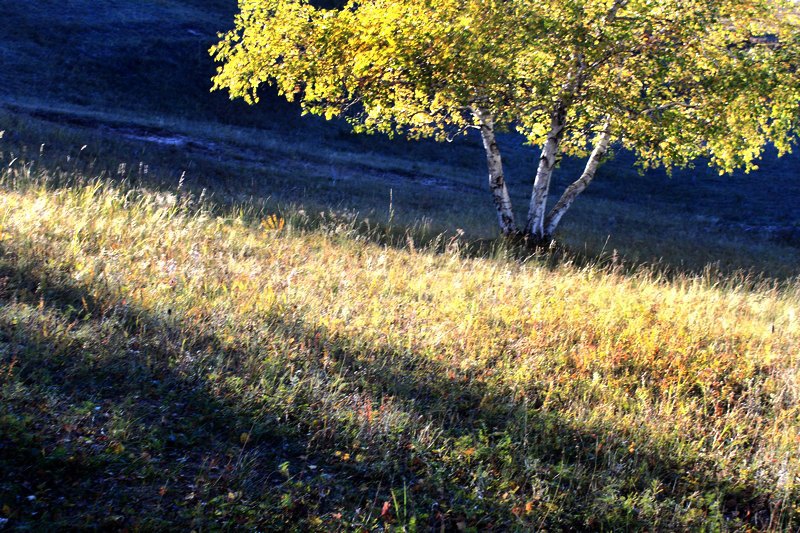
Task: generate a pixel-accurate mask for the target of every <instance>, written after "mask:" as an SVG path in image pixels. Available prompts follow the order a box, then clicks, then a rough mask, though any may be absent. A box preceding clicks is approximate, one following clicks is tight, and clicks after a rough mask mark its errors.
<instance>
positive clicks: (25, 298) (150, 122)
mask: <svg viewBox="0 0 800 533" xmlns="http://www.w3.org/2000/svg"><path fill="white" fill-rule="evenodd" d="M34 4H35V6H36V8H35V9H33V8H31V5H30V3H24V2H16V3H9V5H7V6H4V7H3V16H2V17H0V34H2V35H3V36H4V38H3V40H2V41H1V42H0V60H1V61H2V63H3V65H4V68H3V69H2V70H0V472H2V473H3V475H2V476H0V529H3V527H12V528H19V529H22V530H26V529H34V530H37V529H53V528H56V529H57V528H59V527H62V528H95V529H125V528H126V529H133V530H136V529H142V530H163V529H180V530H184V529H186V530H188V529H194V530H198V531H200V530H208V529H212V530H216V529H251V530H290V529H294V530H298V531H305V530H316V531H360V530H381V529H383V530H393V529H394V530H403V528H405V530H406V531H441V530H443V529H444V530H446V531H491V530H494V531H509V530H538V529H546V530H550V531H559V530H613V531H622V530H648V531H676V530H699V529H702V528H706V529H708V530H730V531H753V530H767V531H779V530H785V531H788V530H796V529H797V528H798V527H800V457H799V456H798V455H800V454H799V453H798V450H800V440H798V435H799V434H800V407H798V405H800V375H799V374H798V369H800V360H798V357H800V285H798V274H799V273H800V271H799V270H798V265H800V242H798V240H797V239H798V233H797V231H800V230H798V228H799V227H800V180H798V179H797V176H798V175H799V174H800V163H798V158H797V156H792V157H790V158H788V159H784V160H780V161H778V160H776V159H774V158H772V157H769V158H767V161H765V163H764V165H762V166H763V168H762V170H761V171H759V174H757V176H758V186H757V187H756V188H755V190H754V189H753V188H752V182H750V181H748V180H745V179H744V177H743V176H741V175H734V176H730V177H719V176H715V175H713V174H712V173H711V172H710V171H708V170H706V169H705V168H703V167H702V165H699V166H698V168H697V169H694V170H687V171H684V172H680V173H677V174H676V175H675V176H673V177H672V178H667V177H666V176H664V175H663V174H660V173H649V174H647V175H644V176H640V175H639V174H638V173H637V172H636V170H635V168H634V166H633V161H632V160H631V158H630V155H628V154H624V153H623V154H618V158H617V159H616V160H615V161H614V162H612V163H609V164H606V165H604V166H603V167H602V168H601V171H600V173H599V175H598V178H597V179H596V181H595V182H594V183H593V184H592V186H591V187H590V189H589V190H588V191H587V193H586V194H585V195H584V196H583V197H582V198H581V199H580V200H579V201H578V202H577V203H576V205H575V207H574V208H573V210H571V211H570V213H569V214H568V215H567V218H565V222H564V226H563V231H562V233H561V234H560V237H559V238H560V241H561V243H562V244H565V245H566V248H567V251H564V250H561V249H559V250H557V251H556V252H555V253H553V254H550V255H547V254H540V255H534V256H529V255H527V253H528V252H526V251H524V250H517V249H513V248H509V247H507V245H505V244H504V243H501V242H497V241H495V240H494V236H495V235H496V232H495V227H494V226H495V221H494V213H493V209H492V206H491V201H490V198H489V193H488V191H487V190H486V189H487V188H486V184H485V170H484V160H483V153H482V149H481V147H480V145H479V143H478V140H477V139H475V138H472V137H469V138H464V139H460V140H458V141H457V142H455V143H453V144H449V145H437V144H434V143H428V142H420V143H411V142H404V141H390V140H388V139H385V138H383V137H354V136H352V135H350V134H349V133H348V132H347V129H346V128H345V127H344V126H343V125H342V124H338V123H325V122H323V121H320V120H317V119H315V118H311V117H300V116H299V113H298V110H297V109H296V108H294V107H292V106H290V105H288V104H285V103H283V102H281V101H280V100H279V99H277V98H274V97H267V98H265V100H264V102H263V103H262V104H261V105H260V106H257V107H255V108H247V107H246V106H244V105H243V104H241V103H236V102H229V101H228V100H227V98H226V97H225V95H222V94H213V95H212V94H209V93H208V87H209V86H210V82H209V81H208V79H209V77H210V75H211V73H212V72H213V65H211V64H210V62H209V59H208V57H207V53H206V50H207V48H208V46H209V45H210V44H211V43H212V42H213V41H214V40H215V32H216V31H219V30H223V29H225V28H226V27H228V25H229V24H230V22H231V17H232V14H233V12H234V11H235V8H236V5H235V4H236V3H235V1H233V0H225V1H222V0H146V1H141V2H123V1H117V0H104V1H92V2H90V1H88V0H62V1H59V2H55V1H51V0H39V1H37V2H34ZM501 143H502V145H503V148H504V149H505V150H506V152H507V156H506V162H507V165H508V177H509V180H510V182H511V186H512V188H513V194H514V198H515V201H516V205H517V207H518V208H520V209H522V208H524V206H525V201H526V194H527V193H528V192H529V190H528V189H529V188H530V185H531V181H532V169H533V167H534V164H535V161H536V153H535V152H534V151H533V150H531V149H530V148H529V147H525V146H522V144H521V141H520V139H519V138H518V137H516V136H514V135H510V134H509V135H506V136H504V137H503V138H502V139H501ZM579 167H580V162H579V161H572V160H566V161H564V162H562V165H561V172H560V178H559V179H561V180H562V181H561V184H562V185H563V184H564V183H565V182H566V181H567V180H569V179H570V178H573V177H574V176H576V173H577V172H578V169H579ZM745 184H748V185H747V186H748V187H749V188H747V189H745Z"/></svg>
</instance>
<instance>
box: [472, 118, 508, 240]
mask: <svg viewBox="0 0 800 533" xmlns="http://www.w3.org/2000/svg"><path fill="white" fill-rule="evenodd" d="M475 115H476V116H477V117H478V119H479V120H480V130H481V138H482V139H483V147H484V149H485V150H486V163H487V164H488V166H489V189H490V190H491V191H492V198H493V199H494V206H495V208H496V209H497V220H498V222H499V223H500V231H501V232H502V233H503V235H514V234H516V233H517V224H516V223H515V222H514V211H513V210H512V209H511V197H510V196H509V194H508V188H507V187H506V180H505V175H504V174H503V159H502V157H501V156H500V148H499V147H498V146H497V139H496V138H495V134H494V119H493V118H492V116H491V115H490V114H489V113H486V112H485V111H483V110H481V109H475Z"/></svg>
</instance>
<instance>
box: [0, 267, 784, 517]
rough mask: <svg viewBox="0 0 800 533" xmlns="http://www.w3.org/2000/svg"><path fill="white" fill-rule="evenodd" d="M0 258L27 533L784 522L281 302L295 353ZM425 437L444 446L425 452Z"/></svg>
mask: <svg viewBox="0 0 800 533" xmlns="http://www.w3.org/2000/svg"><path fill="white" fill-rule="evenodd" d="M5 258H6V260H4V262H3V263H4V264H2V267H1V268H0V286H2V290H0V301H2V303H3V304H4V308H5V311H3V312H2V314H0V317H1V318H0V384H1V385H2V388H1V389H0V390H2V399H3V401H2V404H1V405H2V406H1V407H0V435H2V436H1V437H0V464H2V468H3V471H4V473H6V475H5V478H4V479H3V480H2V481H1V482H0V508H2V509H4V511H3V512H4V513H5V514H4V516H6V517H8V518H9V519H10V520H11V522H10V524H12V525H15V526H18V527H20V528H28V527H32V528H37V527H43V526H44V525H45V524H48V525H53V524H55V525H59V524H60V525H61V526H63V527H94V528H102V527H112V528H124V527H133V528H137V527H138V528H145V529H147V528H151V529H157V528H165V527H179V526H180V527H183V528H185V527H192V528H212V529H215V528H238V527H245V528H260V529H276V530H281V529H283V530H291V529H319V530H337V529H351V528H353V527H362V528H363V527H366V528H373V527H375V528H377V527H382V526H385V525H386V524H388V523H394V524H406V525H408V524H409V523H410V522H411V517H414V518H415V519H416V520H417V524H418V527H419V528H420V530H424V529H425V528H429V529H430V530H436V531H439V530H440V529H441V528H442V527H444V528H445V529H448V530H460V529H463V527H475V528H478V529H480V530H508V529H528V528H542V527H546V528H548V529H556V530H596V529H609V528H611V529H618V528H634V529H638V528H647V529H674V528H676V527H692V526H699V525H702V524H703V523H706V522H716V523H718V524H720V525H724V524H727V525H728V526H732V527H736V526H737V525H738V526H750V527H756V528H767V527H769V526H770V524H773V526H777V524H779V523H780V522H775V520H777V518H776V517H778V518H783V519H784V520H787V519H791V516H789V515H785V516H783V517H780V516H779V515H780V514H781V512H782V511H781V509H782V508H779V507H778V506H779V505H780V504H779V503H778V502H777V500H776V498H775V497H772V496H771V495H770V494H769V493H768V492H767V491H765V490H764V489H763V488H762V487H758V486H755V485H754V484H748V483H747V482H745V483H738V484H736V483H733V482H728V481H725V480H723V479H719V477H718V476H717V475H715V474H714V467H715V465H714V464H712V463H703V462H702V461H700V460H691V459H679V458H677V457H674V456H670V455H669V454H668V452H667V451H665V450H666V449H663V450H660V449H659V448H657V447H650V448H648V449H646V450H644V451H637V452H636V453H635V454H632V452H631V451H630V449H629V443H628V442H627V441H626V440H625V436H624V435H618V434H615V433H613V432H612V431H611V430H607V429H604V428H602V427H598V428H583V427H580V426H579V425H577V424H575V423H573V422H572V421H571V420H569V419H568V418H566V417H564V416H561V415H560V414H558V412H556V411H552V410H548V411H544V410H541V409H540V408H539V403H540V400H541V397H542V395H543V391H537V390H535V389H532V390H527V391H525V396H526V398H527V400H525V401H522V400H520V399H519V398H518V397H515V391H510V390H502V389H499V388H497V387H489V386H487V385H486V383H484V382H481V381H480V380H478V379H476V376H472V375H470V373H469V372H461V371H456V372H454V371H453V369H451V368H449V367H448V366H447V365H445V364H443V363H439V362H434V361H431V360H430V359H428V358H425V357H423V356H422V355H420V354H415V353H411V352H408V351H407V350H403V349H400V348H398V347H393V346H389V345H387V346H385V347H384V348H382V349H380V350H377V351H375V350H368V351H364V350H360V349H359V348H358V346H359V342H358V339H343V338H337V337H336V336H335V335H333V334H332V333H331V332H329V331H326V330H325V329H324V328H320V327H318V326H313V325H309V324H306V323H305V322H304V319H303V317H302V316H294V317H292V316H290V315H288V314H286V313H284V312H277V311H276V312H275V313H274V314H271V315H270V316H266V317H263V320H264V321H265V322H268V323H269V326H270V329H269V332H270V335H271V336H272V337H273V340H274V342H276V343H278V344H284V343H289V342H290V339H291V340H292V342H297V343H299V345H300V346H301V348H298V351H297V353H294V354H289V355H288V356H287V358H284V359H281V356H279V355H271V356H265V354H262V353H249V352H247V351H246V350H235V349H226V348H224V347H223V346H222V344H221V343H220V342H219V339H217V338H216V337H215V335H214V334H213V333H211V334H204V335H201V336H197V335H194V334H193V333H192V332H191V331H187V329H186V326H183V325H182V324H181V317H176V316H170V317H159V316H156V315H154V314H152V313H149V312H147V311H146V310H143V309H136V308H134V307H132V306H131V305H129V304H124V303H123V304H121V303H120V300H119V298H117V297H115V296H114V295H112V294H109V295H108V297H107V298H106V297H102V298H97V299H95V298H92V297H91V296H90V294H89V293H88V292H87V291H86V290H85V289H83V288H82V287H80V286H78V285H76V284H75V283H74V282H71V281H69V280H68V279H67V278H66V277H65V276H58V275H53V274H52V273H47V271H46V269H45V267H44V265H31V264H26V265H25V267H24V268H20V267H19V266H18V265H17V264H16V263H14V260H13V255H11V254H8V253H6V254H5ZM256 352H258V350H257V349H256ZM201 354H206V355H201ZM269 357H274V358H276V360H273V361H267V359H268V358H269ZM265 364H269V365H270V370H267V369H266V367H265V366H264V365H265ZM312 378H313V379H312ZM265 379H270V380H271V382H270V383H267V384H264V380H265ZM314 379H316V380H317V381H318V382H321V383H322V385H320V388H321V389H325V387H328V386H329V388H330V390H332V391H334V390H335V391H338V392H337V393H338V394H339V400H338V401H340V402H341V401H349V400H348V398H350V399H354V398H355V399H356V401H355V403H353V402H351V403H349V404H344V405H341V404H340V405H338V406H334V407H335V408H336V409H339V410H340V411H347V410H348V409H352V410H357V411H358V412H356V413H354V415H355V416H353V417H350V418H347V417H346V416H344V417H343V416H342V415H341V413H339V414H338V415H336V414H334V413H331V412H326V407H325V405H324V400H325V398H324V397H320V396H314V394H312V393H310V392H308V393H307V392H304V391H305V390H306V388H308V389H309V390H311V389H312V388H313V387H311V384H312V383H313V381H314ZM293 383H294V385H293ZM297 383H299V385H297ZM307 385H308V386H307ZM293 386H295V389H293V390H292V394H294V396H292V398H293V400H292V402H284V403H280V402H276V401H273V399H274V398H272V397H271V394H272V391H275V392H274V394H275V397H276V398H277V396H278V389H279V388H281V387H283V388H287V387H288V388H291V387H293ZM323 394H324V391H323ZM387 399H388V400H390V402H389V405H390V406H391V405H394V406H395V407H396V408H397V409H398V410H399V411H402V412H403V413H404V414H405V415H406V418H405V419H404V420H406V421H405V422H401V423H399V425H398V427H399V430H398V429H395V428H392V427H391V423H390V422H389V423H387V424H385V425H383V426H381V420H382V419H381V416H382V415H381V414H380V413H381V409H382V408H381V405H383V404H384V403H385V402H386V401H387ZM373 412H374V413H378V414H375V415H374V416H375V421H374V423H373V422H371V418H372V416H373V414H372V413H373ZM365 418H367V419H370V420H367V421H366V423H365V420H364V419H365ZM409 421H410V422H409ZM424 428H428V429H427V430H426V429H424ZM424 431H428V432H429V433H430V432H433V433H435V434H436V435H438V436H436V437H435V438H432V439H431V440H430V442H429V445H426V446H420V445H419V440H420V435H421V433H423V432H424ZM598 443H602V446H599V445H598ZM343 451H344V452H346V455H347V456H350V455H352V459H349V460H347V459H346V458H345V454H344V453H343ZM656 486H657V487H660V488H659V489H658V490H656V489H654V487H656ZM400 494H402V496H399V495H400ZM398 497H399V498H401V500H402V501H404V502H406V503H400V501H399V500H396V499H395V498H398ZM384 502H389V507H388V510H387V511H386V512H383V513H382V511H383V510H384V508H383V504H384ZM687 505H691V506H694V507H695V508H696V510H695V511H694V512H693V514H689V513H685V512H683V511H682V510H681V509H683V508H684V507H685V506H687ZM6 506H7V507H6ZM648 506H649V507H648ZM784 509H785V508H784ZM670 513H673V514H674V515H675V516H670ZM678 514H681V515H682V516H681V520H678V519H677V518H676V516H677V515H678ZM343 515H344V516H343ZM784 523H785V522H784Z"/></svg>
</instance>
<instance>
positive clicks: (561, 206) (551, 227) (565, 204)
mask: <svg viewBox="0 0 800 533" xmlns="http://www.w3.org/2000/svg"><path fill="white" fill-rule="evenodd" d="M610 141H611V130H610V128H609V124H608V122H606V125H605V127H604V128H603V131H602V133H600V136H599V138H598V139H597V144H596V145H595V147H594V150H592V155H590V156H589V160H588V161H587V162H586V167H585V168H584V170H583V174H581V177H580V178H578V179H577V180H575V181H574V182H573V183H572V185H570V186H569V187H567V189H566V190H565V191H564V194H562V195H561V198H560V199H559V200H558V202H557V203H556V205H555V206H554V207H553V210H552V211H550V214H549V215H547V220H546V222H545V225H544V234H545V235H546V236H548V237H552V236H553V234H554V233H555V231H556V228H557V227H558V223H559V222H561V217H563V216H564V213H566V212H567V210H568V209H569V208H570V206H571V205H572V202H574V201H575V198H577V197H578V195H579V194H581V193H582V192H583V191H585V190H586V187H588V186H589V184H590V183H591V182H592V180H593V179H594V176H595V173H596V172H597V167H599V166H600V161H601V160H602V159H603V156H604V155H605V154H606V152H608V144H609V142H610Z"/></svg>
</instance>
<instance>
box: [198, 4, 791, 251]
mask: <svg viewBox="0 0 800 533" xmlns="http://www.w3.org/2000/svg"><path fill="white" fill-rule="evenodd" d="M794 10H795V8H794V3H793V2H791V1H790V0H786V1H785V2H784V1H783V0H683V1H681V2H675V1H674V0H571V1H568V2H565V1H563V0H540V1H538V2H530V1H529V0H426V1H413V0H362V1H355V0H352V1H350V2H348V3H347V5H346V6H345V7H343V8H342V9H317V8H315V7H313V6H312V5H310V4H309V3H307V2H306V1H305V0H240V2H239V13H238V15H237V16H236V20H235V28H234V29H233V30H232V31H230V32H228V33H226V34H224V35H221V36H220V37H221V40H220V42H219V44H218V45H216V46H215V47H214V48H212V50H211V53H212V55H213V56H214V57H215V59H216V60H217V61H218V62H220V63H221V66H219V68H218V71H217V75H216V76H215V78H214V88H215V89H227V90H228V91H229V92H230V95H231V97H243V98H245V99H246V100H247V101H248V102H250V103H254V102H256V101H257V100H258V90H259V88H260V87H261V86H262V85H264V84H272V85H274V86H276V87H277V89H278V91H279V93H280V94H282V95H283V96H285V97H286V98H287V99H289V100H294V99H298V100H299V101H300V103H301V105H302V107H303V110H304V112H308V113H314V114H320V115H323V116H325V117H327V118H333V117H338V116H344V117H346V118H347V119H348V120H349V121H350V122H351V124H352V125H353V128H354V130H355V131H356V132H365V133H371V132H383V133H386V134H389V135H397V134H399V135H404V136H407V137H410V138H420V137H432V138H434V139H436V140H449V139H452V138H453V137H454V136H456V135H460V134H464V133H466V132H468V131H469V130H471V129H475V130H477V131H478V132H479V133H480V135H481V138H482V141H483V147H484V149H485V153H486V161H487V167H488V176H489V179H488V183H489V190H490V191H491V194H492V198H493V201H494V205H495V208H496V211H497V217H498V222H499V226H500V231H501V232H502V233H503V234H505V235H518V234H522V235H524V236H525V237H526V238H528V239H529V240H530V241H531V242H534V243H542V242H547V241H549V240H550V239H552V237H553V235H554V234H555V231H556V229H557V227H558V225H559V223H560V222H561V220H562V218H563V216H564V214H565V213H566V212H567V210H568V209H569V208H570V207H571V206H572V204H573V202H574V201H575V200H576V198H577V197H578V196H579V195H580V194H581V193H582V192H583V191H585V190H586V188H587V187H588V186H589V185H590V183H591V182H592V180H593V179H594V177H595V175H596V173H597V169H598V167H599V166H600V164H601V163H602V161H603V160H604V159H605V158H606V157H607V156H608V154H609V150H610V148H611V147H612V146H618V147H621V148H624V149H628V150H632V151H633V152H634V153H635V154H636V155H637V156H638V160H639V163H640V165H641V166H642V167H643V168H650V167H656V166H664V167H666V168H668V169H671V168H673V167H676V166H686V165H690V164H691V163H692V162H693V161H694V160H696V159H697V158H699V157H704V158H706V159H707V160H708V161H709V163H710V164H711V165H713V166H715V167H717V168H718V169H720V171H721V172H730V171H732V170H734V169H737V168H744V169H745V170H748V171H749V170H752V169H754V168H756V163H757V161H758V158H759V157H760V155H761V154H762V152H763V150H764V148H765V146H766V145H768V144H770V143H772V144H774V145H775V146H776V147H777V148H778V151H779V152H780V153H781V154H783V153H785V152H787V151H788V150H789V149H790V147H791V145H792V143H793V142H794V141H795V139H796V135H797V132H798V117H800V91H799V90H798V86H799V85H800V84H798V73H797V70H798V69H797V65H798V63H797V60H798V53H797V49H798V34H799V33H798V22H797V16H796V14H795V11H794ZM509 128H514V129H516V130H517V131H519V132H520V133H522V134H523V135H524V136H525V137H526V138H527V140H528V141H529V143H530V144H531V145H532V146H535V147H538V148H539V149H540V154H541V155H540V158H539V162H538V165H537V168H536V169H532V174H533V188H532V191H531V197H530V203H529V206H528V214H527V218H526V219H525V224H524V225H523V226H518V224H517V221H516V218H515V214H514V210H513V207H512V205H511V198H510V195H509V192H508V186H507V184H506V180H505V175H504V171H503V160H502V155H501V150H500V147H499V144H498V142H497V138H496V135H497V133H498V131H501V130H504V129H509ZM564 155H569V156H583V157H587V161H586V165H585V168H584V170H583V172H582V173H581V175H580V176H578V177H577V179H576V180H575V181H574V182H573V183H571V184H570V185H569V186H568V187H567V188H566V190H564V191H563V193H562V194H561V196H560V197H559V198H558V199H557V201H556V202H555V203H554V204H553V206H552V207H551V208H549V209H548V207H549V205H548V200H549V199H550V193H551V191H550V185H551V182H552V177H553V173H554V172H555V171H556V168H557V166H558V161H559V160H560V159H561V157H563V156H564Z"/></svg>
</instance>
